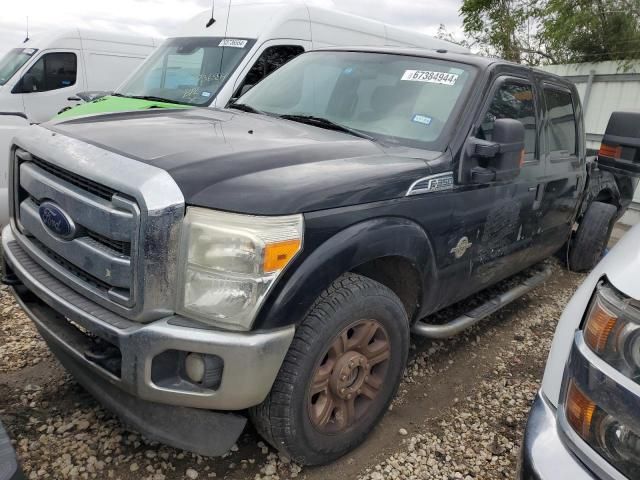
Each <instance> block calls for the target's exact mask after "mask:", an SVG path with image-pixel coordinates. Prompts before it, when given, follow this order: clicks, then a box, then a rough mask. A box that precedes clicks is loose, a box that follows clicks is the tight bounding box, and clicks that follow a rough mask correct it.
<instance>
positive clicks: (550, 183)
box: [540, 80, 587, 254]
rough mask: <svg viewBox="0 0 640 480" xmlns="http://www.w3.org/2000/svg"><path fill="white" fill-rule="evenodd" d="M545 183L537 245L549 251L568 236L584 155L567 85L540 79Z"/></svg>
mask: <svg viewBox="0 0 640 480" xmlns="http://www.w3.org/2000/svg"><path fill="white" fill-rule="evenodd" d="M540 89H541V91H542V98H543V102H544V128H543V138H544V144H545V184H544V192H543V197H542V198H541V199H540V200H541V205H540V208H541V210H542V219H541V230H542V238H541V242H540V248H541V249H543V250H545V251H546V252H548V253H549V254H551V253H554V252H555V251H557V250H558V249H559V248H560V247H561V246H562V245H563V244H564V243H565V242H566V241H567V239H568V238H569V235H570V234H571V230H572V227H573V222H574V219H575V215H576V212H577V210H578V206H579V202H580V199H581V196H582V192H583V190H584V186H585V183H586V175H587V171H586V154H585V147H584V145H585V143H584V129H583V128H582V120H581V118H582V117H581V115H582V114H581V111H580V103H579V101H578V97H577V95H576V93H575V91H573V90H572V89H570V88H569V87H567V86H564V85H560V84H555V83H551V82H549V81H546V80H544V81H542V82H541V83H540Z"/></svg>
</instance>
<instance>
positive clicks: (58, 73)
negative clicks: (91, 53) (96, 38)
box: [16, 51, 84, 123]
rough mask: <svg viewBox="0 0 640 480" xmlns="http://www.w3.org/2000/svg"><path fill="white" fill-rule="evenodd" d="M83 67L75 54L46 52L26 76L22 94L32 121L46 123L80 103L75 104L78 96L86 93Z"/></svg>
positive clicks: (72, 52) (71, 52) (77, 101)
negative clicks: (81, 68) (77, 93)
mask: <svg viewBox="0 0 640 480" xmlns="http://www.w3.org/2000/svg"><path fill="white" fill-rule="evenodd" d="M80 64H81V62H80V59H79V58H78V53H77V52H74V51H53V52H47V53H45V54H43V55H42V56H41V57H40V58H39V59H38V60H36V62H35V63H34V64H33V65H32V66H31V68H30V69H29V70H28V71H27V72H26V73H25V74H24V75H23V77H22V81H21V85H22V87H23V88H21V89H20V91H21V93H19V95H22V97H23V102H24V110H25V114H26V115H27V117H28V118H29V121H31V122H32V123H42V122H46V121H47V120H50V119H51V118H52V117H54V116H55V115H56V114H57V113H58V112H59V111H60V110H62V109H64V108H65V107H73V106H75V105H78V104H79V103H80V100H79V99H78V100H74V98H76V97H75V93H76V92H80V91H82V90H84V76H83V75H81V72H80ZM19 85H20V84H19ZM16 94H18V93H16Z"/></svg>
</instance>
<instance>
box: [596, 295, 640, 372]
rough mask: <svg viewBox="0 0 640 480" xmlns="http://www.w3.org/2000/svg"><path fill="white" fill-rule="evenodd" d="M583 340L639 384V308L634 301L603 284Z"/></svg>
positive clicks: (606, 360) (605, 359)
mask: <svg viewBox="0 0 640 480" xmlns="http://www.w3.org/2000/svg"><path fill="white" fill-rule="evenodd" d="M584 341H585V343H586V344H587V345H588V346H589V347H590V348H591V350H593V351H594V352H595V353H596V354H597V355H598V356H599V357H601V358H602V359H603V360H604V361H605V362H607V363H608V364H610V365H611V366H612V367H614V368H616V369H617V370H618V371H620V372H621V373H622V374H624V375H625V376H627V377H629V378H631V379H633V380H634V381H636V382H638V383H640V309H639V308H638V306H637V304H636V302H635V301H634V300H632V299H630V298H629V297H626V296H624V295H623V294H621V293H620V292H618V291H616V290H615V289H614V288H613V287H612V286H610V285H607V284H602V285H600V286H599V287H598V289H597V291H596V294H595V295H594V298H593V300H592V301H591V305H590V307H589V311H588V313H587V317H586V320H585V324H584Z"/></svg>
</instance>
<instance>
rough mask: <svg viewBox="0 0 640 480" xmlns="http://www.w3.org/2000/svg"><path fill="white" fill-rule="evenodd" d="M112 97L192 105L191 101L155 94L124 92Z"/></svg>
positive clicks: (114, 94)
mask: <svg viewBox="0 0 640 480" xmlns="http://www.w3.org/2000/svg"><path fill="white" fill-rule="evenodd" d="M111 96H112V97H123V98H135V99H137V100H148V101H150V102H162V103H175V104H176V105H191V106H193V104H192V103H189V102H181V101H179V100H171V99H169V98H163V97H154V96H153V95H123V94H122V93H112V94H111Z"/></svg>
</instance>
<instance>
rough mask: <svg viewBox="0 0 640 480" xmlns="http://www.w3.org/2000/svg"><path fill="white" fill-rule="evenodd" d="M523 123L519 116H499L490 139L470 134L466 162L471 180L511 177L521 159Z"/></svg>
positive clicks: (522, 153) (484, 180)
mask: <svg viewBox="0 0 640 480" xmlns="http://www.w3.org/2000/svg"><path fill="white" fill-rule="evenodd" d="M524 136H525V131H524V125H523V124H522V122H520V121H518V120H514V119H511V118H500V119H498V120H496V121H495V122H494V125H493V135H492V140H491V141H487V140H481V139H478V138H473V137H472V138H470V139H469V141H468V143H467V151H466V160H467V161H466V162H465V163H468V164H469V173H468V180H469V181H470V183H488V182H496V181H505V180H513V179H514V178H516V177H517V176H518V175H519V174H520V169H521V167H522V163H523V162H524Z"/></svg>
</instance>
